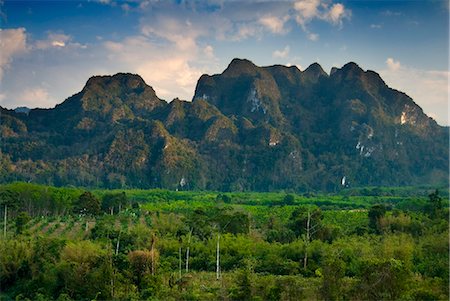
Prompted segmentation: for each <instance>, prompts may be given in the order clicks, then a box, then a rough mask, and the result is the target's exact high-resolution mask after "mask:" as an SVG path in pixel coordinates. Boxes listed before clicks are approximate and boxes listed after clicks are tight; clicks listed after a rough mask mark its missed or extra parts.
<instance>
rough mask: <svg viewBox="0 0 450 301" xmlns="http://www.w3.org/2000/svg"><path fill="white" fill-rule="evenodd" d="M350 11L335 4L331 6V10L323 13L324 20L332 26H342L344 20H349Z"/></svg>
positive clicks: (341, 5) (339, 4)
mask: <svg viewBox="0 0 450 301" xmlns="http://www.w3.org/2000/svg"><path fill="white" fill-rule="evenodd" d="M350 16H351V11H349V10H348V9H345V7H344V5H343V4H341V3H336V4H333V6H331V9H330V10H329V11H328V12H326V13H325V15H324V18H325V19H326V20H328V21H329V22H330V23H332V24H334V25H339V26H342V20H343V19H344V18H350Z"/></svg>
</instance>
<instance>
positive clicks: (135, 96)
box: [0, 59, 449, 191]
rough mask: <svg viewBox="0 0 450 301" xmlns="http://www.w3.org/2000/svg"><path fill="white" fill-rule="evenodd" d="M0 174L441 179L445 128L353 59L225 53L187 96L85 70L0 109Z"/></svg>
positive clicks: (213, 184) (216, 181)
mask: <svg viewBox="0 0 450 301" xmlns="http://www.w3.org/2000/svg"><path fill="white" fill-rule="evenodd" d="M0 132H1V136H2V147H1V151H2V157H1V163H0V181H1V182H9V181H14V180H22V181H33V182H40V183H47V184H53V185H57V186H58V185H77V186H90V187H94V186H95V187H110V188H118V187H139V188H150V187H162V188H170V189H175V188H177V189H209V190H234V191H236V190H258V191H268V190H281V189H288V190H295V191H309V190H321V191H335V190H337V189H339V188H341V187H342V185H341V184H342V181H341V180H342V178H343V177H344V176H345V179H346V181H345V183H346V185H350V186H361V185H388V186H389V185H417V184H442V183H446V181H447V180H448V176H449V173H448V170H449V169H448V168H449V164H448V152H449V147H448V145H449V129H448V127H442V126H439V125H438V124H437V123H436V122H435V121H434V120H433V119H431V118H429V117H427V116H426V115H425V114H424V113H423V111H422V109H421V108H420V107H419V106H418V105H417V104H416V103H414V101H413V100H412V99H411V98H410V97H408V96H407V95H406V94H404V93H402V92H399V91H397V90H394V89H392V88H390V87H388V86H387V85H386V84H385V83H384V81H383V80H382V79H381V77H380V76H379V75H378V74H377V73H375V72H373V71H364V70H363V69H361V68H360V67H359V66H358V65H357V64H355V63H348V64H346V65H345V66H343V67H342V68H340V69H339V68H333V69H332V70H331V72H330V74H327V73H326V72H325V71H324V70H323V69H322V67H321V66H320V65H319V64H317V63H314V64H312V65H311V66H309V67H308V68H307V69H306V70H304V71H300V70H299V69H298V68H297V67H286V66H281V65H275V66H269V67H259V66H256V65H255V64H253V63H252V62H250V61H248V60H243V59H234V60H233V61H232V62H231V63H230V65H229V66H228V67H227V68H226V70H225V71H224V72H223V73H222V74H216V75H212V76H210V75H203V76H201V78H200V79H199V81H198V83H197V87H196V89H195V95H194V98H193V100H192V102H188V101H182V100H179V99H174V100H173V101H171V102H170V103H167V102H166V101H164V100H162V99H160V98H158V97H157V95H156V93H155V91H154V90H153V88H152V87H150V86H148V85H147V84H146V83H145V82H144V81H143V79H142V78H141V77H140V76H138V75H134V74H124V73H119V74H116V75H114V76H94V77H92V78H90V79H89V80H88V82H87V84H86V86H85V87H84V88H83V90H82V91H81V92H79V93H77V94H75V95H73V96H71V97H69V98H68V99H66V100H65V101H64V102H63V103H61V104H59V105H57V106H56V107H55V108H53V109H33V110H29V111H27V112H23V111H21V110H16V111H14V110H7V109H4V108H1V125H0Z"/></svg>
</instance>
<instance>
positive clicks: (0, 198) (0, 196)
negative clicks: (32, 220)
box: [0, 190, 18, 238]
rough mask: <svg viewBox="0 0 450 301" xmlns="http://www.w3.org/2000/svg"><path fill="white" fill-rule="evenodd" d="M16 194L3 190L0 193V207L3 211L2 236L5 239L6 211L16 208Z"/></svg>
mask: <svg viewBox="0 0 450 301" xmlns="http://www.w3.org/2000/svg"><path fill="white" fill-rule="evenodd" d="M17 199H18V194H17V192H15V191H12V190H3V191H1V192H0V204H1V205H2V207H3V209H4V211H3V217H4V218H3V236H4V237H5V238H6V230H7V225H8V209H9V210H11V209H12V208H17V207H18V204H17Z"/></svg>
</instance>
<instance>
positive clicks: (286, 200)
mask: <svg viewBox="0 0 450 301" xmlns="http://www.w3.org/2000/svg"><path fill="white" fill-rule="evenodd" d="M294 202H295V197H294V195H292V194H286V195H285V196H284V198H283V205H293V204H294Z"/></svg>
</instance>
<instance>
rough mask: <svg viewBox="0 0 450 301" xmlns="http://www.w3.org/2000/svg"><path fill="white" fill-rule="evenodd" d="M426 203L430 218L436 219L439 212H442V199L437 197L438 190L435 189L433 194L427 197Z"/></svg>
mask: <svg viewBox="0 0 450 301" xmlns="http://www.w3.org/2000/svg"><path fill="white" fill-rule="evenodd" d="M428 202H429V214H430V217H431V218H436V217H438V216H439V213H440V211H441V210H442V197H441V196H440V195H439V190H437V189H436V190H435V191H434V192H432V193H430V194H429V195H428Z"/></svg>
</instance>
